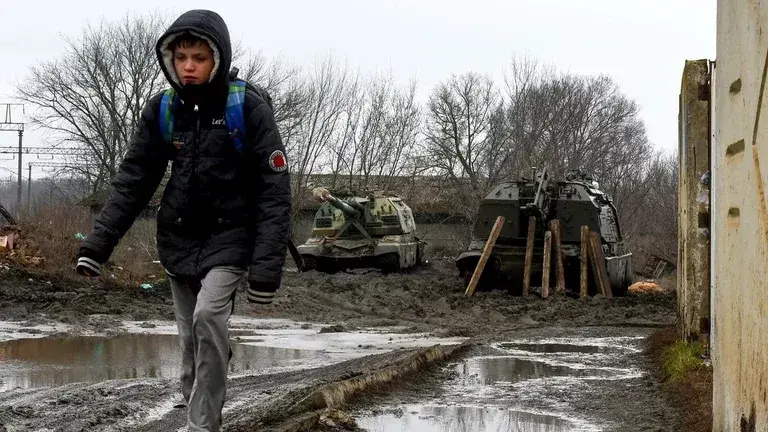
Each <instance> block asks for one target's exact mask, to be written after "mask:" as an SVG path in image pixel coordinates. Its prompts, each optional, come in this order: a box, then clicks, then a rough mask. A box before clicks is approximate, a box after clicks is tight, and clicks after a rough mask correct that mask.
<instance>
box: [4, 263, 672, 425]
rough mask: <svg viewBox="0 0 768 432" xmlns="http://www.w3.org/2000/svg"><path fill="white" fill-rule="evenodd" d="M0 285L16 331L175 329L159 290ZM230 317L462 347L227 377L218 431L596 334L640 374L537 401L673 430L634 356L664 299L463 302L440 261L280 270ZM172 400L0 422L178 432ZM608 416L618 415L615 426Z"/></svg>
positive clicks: (12, 403) (44, 406) (33, 405)
mask: <svg viewBox="0 0 768 432" xmlns="http://www.w3.org/2000/svg"><path fill="white" fill-rule="evenodd" d="M0 276H2V279H0V320H2V321H12V320H13V321H21V322H22V323H23V324H24V325H28V326H31V325H35V324H46V323H66V324H69V325H70V326H71V328H72V330H71V331H70V333H72V334H76V333H78V332H86V331H89V330H94V329H98V330H100V331H105V330H106V331H107V332H109V331H110V329H111V330H112V331H114V332H116V331H118V330H117V328H118V327H117V325H118V323H120V322H121V321H123V320H139V321H140V320H150V319H163V320H171V319H172V317H173V314H172V302H171V301H170V293H169V290H168V287H167V286H166V285H164V284H158V285H155V286H154V287H153V288H152V289H150V290H143V289H140V288H135V289H133V290H129V289H124V288H118V287H115V286H111V285H110V284H109V283H95V282H90V281H82V282H80V283H72V282H61V281H55V280H45V279H41V278H39V277H38V276H36V275H34V274H31V273H26V272H24V271H23V270H18V269H6V268H3V269H0ZM236 314H239V315H249V316H255V317H259V318H288V319H293V320H298V321H306V322H314V323H324V324H329V325H336V328H335V331H351V330H355V329H358V328H371V327H384V326H400V328H401V329H402V330H401V331H403V332H413V333H415V332H426V333H429V334H431V335H433V336H436V337H448V336H466V337H469V339H468V340H467V341H466V342H465V345H462V346H461V347H460V348H456V347H455V346H452V347H441V348H438V351H437V352H427V351H425V350H422V349H415V350H397V351H393V352H389V353H385V354H376V355H371V356H366V357H362V358H357V359H353V360H349V361H347V362H342V363H337V364H333V365H330V366H323V367H319V368H314V369H311V370H310V371H307V370H304V371H295V372H285V373H278V374H268V375H261V376H249V377H240V378H236V379H233V382H232V387H231V388H232V390H231V392H230V399H229V401H228V402H227V408H226V409H227V417H226V418H227V420H226V421H227V426H228V430H248V428H247V426H248V427H249V426H253V425H256V424H261V425H262V427H263V428H265V429H267V428H266V426H264V425H269V426H270V427H273V428H275V429H274V430H289V429H280V428H281V427H284V426H285V425H284V422H285V420H286V418H285V415H284V413H285V408H286V406H290V407H294V408H295V409H296V410H297V411H295V412H294V415H293V417H292V418H294V419H295V418H300V417H301V418H303V417H302V416H311V415H315V414H317V413H318V410H319V409H321V408H323V406H322V405H323V404H322V403H321V404H318V403H317V401H316V400H315V402H313V403H309V404H308V405H304V406H303V408H301V409H300V408H297V407H301V406H302V405H301V404H300V403H298V402H299V401H302V400H303V401H305V403H306V401H307V400H308V399H306V398H307V397H308V396H310V395H312V394H313V392H317V391H318V389H320V388H321V387H323V386H327V385H329V384H332V383H340V382H347V383H349V382H348V380H349V379H351V378H354V377H361V376H367V374H376V373H379V372H381V371H382V370H384V369H386V368H388V367H395V369H397V367H401V368H402V367H404V366H403V365H409V364H418V365H419V366H418V367H417V368H415V369H412V370H410V369H409V371H410V372H409V373H410V374H411V375H409V378H408V379H407V380H405V381H402V380H401V381H398V380H394V381H393V382H394V383H396V384H394V385H392V384H391V383H390V385H388V386H385V387H382V388H379V387H377V389H380V390H381V389H383V390H386V391H385V392H381V393H375V392H373V393H372V392H370V391H368V390H366V391H364V392H362V393H360V394H357V393H354V394H355V396H354V398H353V400H345V401H344V402H346V403H347V404H349V403H352V402H354V403H353V404H352V405H353V408H354V409H353V408H350V410H351V411H350V412H357V413H364V412H366V411H365V410H366V406H368V407H369V408H370V407H371V406H372V405H370V404H371V403H375V404H381V403H384V402H383V401H385V400H386V397H391V396H387V395H391V394H392V392H395V394H399V395H400V396H398V397H399V398H403V397H407V398H410V399H412V400H418V399H419V398H423V397H424V395H425V392H426V393H427V394H432V395H434V394H436V393H440V392H441V391H443V390H440V389H441V388H443V387H441V386H442V385H443V384H444V383H445V382H446V380H448V379H450V377H451V373H450V371H449V370H446V369H439V368H431V367H430V366H429V365H431V364H432V362H433V361H434V362H435V363H434V364H435V365H444V364H447V363H450V362H457V361H461V360H462V359H465V358H467V356H473V355H477V354H478V352H481V353H482V352H485V353H487V352H488V350H491V351H493V349H491V348H489V347H490V346H491V345H492V344H493V343H495V342H499V341H505V340H510V339H514V338H519V337H523V336H524V337H527V338H533V339H535V338H541V337H551V336H553V335H568V334H577V333H578V332H580V331H582V332H583V331H585V330H583V329H584V328H586V329H589V328H594V329H595V330H594V331H596V332H597V334H600V335H609V336H610V335H614V334H622V335H631V336H633V337H635V336H637V337H638V338H639V339H638V341H637V342H636V344H637V346H638V347H639V348H637V349H634V348H633V350H634V351H632V352H633V353H634V354H632V355H630V356H629V357H626V358H625V359H623V360H621V361H622V362H628V363H631V364H632V367H634V368H636V369H637V370H641V371H644V372H646V373H644V374H642V376H639V377H634V378H631V380H630V381H620V380H619V381H612V380H604V381H602V380H601V381H600V384H599V385H598V387H594V388H592V387H590V390H589V393H588V395H589V396H588V397H585V398H580V397H579V395H578V394H573V392H570V393H569V391H567V389H560V390H557V389H556V388H553V389H551V391H552V392H554V393H553V394H549V395H548V397H550V398H553V399H555V400H556V399H557V398H558V397H562V398H564V399H563V401H565V402H567V403H569V404H574V406H576V407H582V408H583V409H584V410H591V411H592V412H594V413H595V415H597V417H600V418H615V421H614V422H613V423H612V425H611V423H606V426H604V429H602V430H674V427H673V423H674V421H675V418H676V413H674V412H672V411H671V408H669V407H668V406H666V405H665V404H664V403H663V402H661V401H662V397H661V395H660V391H659V388H658V387H659V385H658V382H657V381H656V379H655V378H654V375H653V374H649V373H647V372H649V366H648V363H647V361H646V360H644V359H643V356H642V354H640V353H639V351H640V350H641V349H642V346H643V343H644V342H643V339H642V338H643V337H645V336H647V334H648V328H653V327H659V326H667V325H672V324H673V323H674V320H675V303H674V295H673V294H666V295H642V296H629V297H623V298H614V299H604V298H600V297H596V298H589V299H585V300H579V299H572V298H565V297H559V296H553V297H550V298H548V299H545V300H542V299H540V298H538V297H536V296H529V297H527V298H521V297H512V296H509V295H508V294H507V293H505V292H490V293H488V292H480V293H477V294H476V295H475V296H474V297H472V298H466V297H465V296H464V286H463V283H462V281H461V280H460V279H459V278H458V275H457V274H456V271H455V268H454V267H453V265H452V262H450V261H440V260H438V261H434V262H431V263H429V264H428V265H426V266H424V268H421V269H419V270H416V271H413V272H411V273H409V274H400V275H387V276H383V275H381V274H379V273H378V272H370V273H365V272H360V273H356V274H346V273H342V274H337V275H333V276H328V275H324V274H320V273H316V272H308V273H303V274H300V273H296V272H292V271H290V270H289V271H288V273H286V275H285V278H284V284H283V287H282V289H281V290H280V291H279V293H278V297H277V300H276V301H275V303H274V304H273V305H270V306H267V307H263V306H260V307H254V306H251V305H249V304H247V303H246V302H245V300H244V296H239V297H238V303H237V306H236ZM598 327H599V329H598ZM643 335H645V336H643ZM633 343H634V342H633ZM419 356H428V357H429V359H430V360H429V361H421V360H423V359H421V360H418V359H420V358H421V357H419ZM622 358H623V357H622ZM414 359H416V360H414ZM611 361H613V360H611ZM414 362H415V363H414ZM446 362H447V363H446ZM398 365H399V366H398ZM601 367H602V366H601ZM406 369H407V368H406ZM345 380H346V381H345ZM398 382H400V383H401V384H397V383H398ZM405 383H407V384H408V385H406V384H405ZM414 383H418V385H414ZM601 386H602V387H601ZM177 392H178V390H177V385H176V382H175V380H126V381H110V382H104V383H93V384H69V385H66V386H63V387H57V388H54V389H39V388H38V389H17V390H13V391H10V392H5V393H0V423H4V424H5V426H6V427H8V430H9V431H11V430H37V429H40V428H45V427H50V428H53V430H62V431H79V430H148V431H152V430H158V431H159V430H163V431H167V430H176V429H178V428H180V427H181V426H182V425H183V421H184V410H183V409H175V410H174V409H172V407H169V406H168V405H169V403H170V402H169V401H171V400H174V398H175V397H176V395H177ZM342 393H343V392H342ZM382 395H383V396H382ZM558 395H559V396H558ZM382 397H384V398H385V399H381V398H382ZM310 399H311V398H310ZM157 407H164V408H163V409H161V410H160V411H162V414H161V415H160V414H157V413H154V414H153V412H152V408H155V409H156V408H157ZM608 411H615V412H616V415H611V414H610V412H608ZM153 415H155V416H158V415H159V417H158V418H154V417H153ZM601 416H602V417H601ZM633 416H634V417H633ZM633 419H634V420H633ZM315 420H316V419H315ZM326 423H330V422H329V421H327V422H326ZM335 423H336V424H337V426H336V427H335V430H351V426H350V429H344V428H343V427H341V426H339V425H340V424H343V423H344V422H340V421H337V422H335ZM285 427H287V426H285ZM315 427H317V426H315ZM14 428H15V429H14ZM174 428H175V429H174ZM330 429H334V428H330ZM309 430H317V429H309ZM553 430H554V429H553ZM558 430H561V429H558ZM562 430H568V429H562Z"/></svg>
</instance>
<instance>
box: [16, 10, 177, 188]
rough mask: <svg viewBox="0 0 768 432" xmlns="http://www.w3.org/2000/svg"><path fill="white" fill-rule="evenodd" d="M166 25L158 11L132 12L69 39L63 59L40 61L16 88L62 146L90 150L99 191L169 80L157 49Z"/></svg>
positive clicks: (93, 179) (92, 174)
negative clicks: (144, 113)
mask: <svg viewBox="0 0 768 432" xmlns="http://www.w3.org/2000/svg"><path fill="white" fill-rule="evenodd" d="M164 24H165V21H164V19H162V18H161V17H159V16H157V15H147V16H130V15H128V16H126V17H125V18H124V19H123V20H122V21H120V22H116V23H104V22H102V23H101V24H100V25H99V26H98V27H91V26H88V27H86V28H85V29H84V31H83V34H82V36H81V38H80V39H79V40H71V39H67V48H66V50H65V51H64V53H63V55H62V56H61V57H60V58H59V59H57V60H51V61H43V62H41V63H40V64H39V65H37V66H34V67H33V68H32V69H31V76H30V77H29V79H28V80H27V81H26V82H25V83H23V84H22V85H20V86H19V87H18V93H19V95H20V97H21V98H22V99H24V100H26V101H27V102H29V103H30V104H32V105H33V106H34V107H35V108H36V110H35V112H34V113H33V114H32V116H31V121H32V123H33V124H35V125H37V126H40V127H42V128H43V129H46V130H48V131H49V132H51V135H52V137H53V139H54V140H56V142H57V143H58V144H71V145H74V146H76V147H79V148H83V149H86V150H87V153H88V156H87V157H85V160H82V161H81V162H82V165H83V166H88V167H89V168H88V169H87V170H86V171H85V172H84V174H85V175H86V177H87V178H88V181H89V183H90V185H91V189H92V190H93V191H97V190H100V189H102V188H103V187H104V186H105V184H106V183H107V182H108V181H109V179H110V178H111V177H112V176H113V175H114V174H115V173H116V170H117V167H118V165H119V163H120V161H121V160H122V157H123V155H124V153H125V151H126V146H127V144H128V141H129V138H130V136H131V134H132V132H133V131H134V129H135V128H136V125H137V124H138V121H139V118H140V116H141V109H142V107H143V106H144V104H145V102H146V101H147V99H149V98H150V97H151V96H152V95H153V94H154V93H156V92H157V91H159V90H160V89H161V88H162V86H163V85H164V84H165V80H164V78H163V76H162V73H161V71H160V68H159V65H158V64H157V59H156V57H155V51H154V49H155V42H156V39H157V35H158V34H159V33H160V31H161V30H162V29H163V27H164Z"/></svg>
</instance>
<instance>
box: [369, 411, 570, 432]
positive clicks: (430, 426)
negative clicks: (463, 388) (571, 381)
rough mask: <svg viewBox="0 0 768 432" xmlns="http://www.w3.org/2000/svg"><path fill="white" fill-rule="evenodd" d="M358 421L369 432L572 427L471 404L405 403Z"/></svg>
mask: <svg viewBox="0 0 768 432" xmlns="http://www.w3.org/2000/svg"><path fill="white" fill-rule="evenodd" d="M357 423H358V425H359V426H360V427H362V428H365V429H367V430H369V431H371V432H385V431H386V432H399V431H409V432H410V431H419V432H432V431H434V432H444V431H455V432H468V431H472V432H491V431H518V432H565V431H570V430H573V428H574V424H572V423H571V422H569V421H567V420H563V419H561V418H558V417H554V416H548V415H541V414H534V413H529V412H522V411H515V410H511V409H506V408H498V407H491V408H480V407H470V406H416V407H408V408H407V409H406V412H405V413H404V414H402V415H396V414H383V415H378V416H372V417H363V418H360V419H358V420H357Z"/></svg>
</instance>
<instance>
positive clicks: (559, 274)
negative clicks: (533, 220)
mask: <svg viewBox="0 0 768 432" xmlns="http://www.w3.org/2000/svg"><path fill="white" fill-rule="evenodd" d="M549 224H550V230H551V231H552V238H553V243H554V251H555V252H554V253H555V255H554V256H555V277H556V279H555V280H556V281H557V282H556V283H557V285H556V286H557V288H556V292H558V293H564V292H565V267H564V266H563V243H562V238H563V232H562V231H561V230H560V221H559V220H557V219H552V221H551V222H550V223H549Z"/></svg>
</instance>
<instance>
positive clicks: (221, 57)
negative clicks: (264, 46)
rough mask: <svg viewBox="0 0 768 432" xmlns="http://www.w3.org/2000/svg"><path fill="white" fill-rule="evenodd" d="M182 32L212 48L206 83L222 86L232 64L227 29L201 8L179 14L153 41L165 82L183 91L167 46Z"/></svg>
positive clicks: (178, 90)
mask: <svg viewBox="0 0 768 432" xmlns="http://www.w3.org/2000/svg"><path fill="white" fill-rule="evenodd" d="M184 32H189V33H192V34H194V35H196V36H199V37H201V38H203V39H205V40H206V41H208V44H209V45H210V46H211V49H212V50H213V59H214V62H215V63H214V66H213V71H212V72H211V80H210V85H211V86H212V87H214V88H218V87H223V88H225V89H226V85H227V77H228V75H229V69H230V66H231V63H232V46H231V44H230V40H229V29H228V28H227V24H226V23H225V22H224V19H223V18H222V17H221V16H220V15H219V14H217V13H216V12H213V11H209V10H204V9H195V10H191V11H188V12H185V13H184V14H182V15H181V16H180V17H179V18H177V19H176V21H174V22H173V24H171V26H170V27H169V28H168V30H166V32H165V33H164V34H163V35H162V36H160V38H159V39H158V41H157V45H156V47H155V51H156V52H157V59H158V61H159V62H160V68H161V69H162V70H163V73H164V74H165V77H166V78H167V79H168V82H169V83H170V84H171V85H172V86H173V88H175V89H176V91H177V92H179V93H180V94H183V91H182V86H181V81H180V80H179V77H178V76H177V75H176V71H175V69H174V67H173V52H171V50H170V49H169V48H168V46H169V45H170V43H171V42H172V41H173V40H174V39H175V38H176V37H178V36H179V35H180V34H182V33H184ZM182 97H183V96H182Z"/></svg>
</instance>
